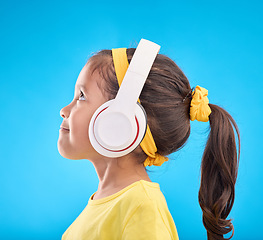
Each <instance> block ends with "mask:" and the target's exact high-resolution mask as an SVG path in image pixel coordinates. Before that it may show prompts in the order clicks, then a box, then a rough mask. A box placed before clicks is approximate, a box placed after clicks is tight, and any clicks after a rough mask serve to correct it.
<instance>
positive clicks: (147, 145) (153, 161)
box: [112, 48, 168, 167]
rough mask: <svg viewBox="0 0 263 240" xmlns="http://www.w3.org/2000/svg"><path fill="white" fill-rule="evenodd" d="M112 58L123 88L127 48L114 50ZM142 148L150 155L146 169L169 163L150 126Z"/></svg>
mask: <svg viewBox="0 0 263 240" xmlns="http://www.w3.org/2000/svg"><path fill="white" fill-rule="evenodd" d="M112 57H113V63H114V68H115V72H116V76H117V79H118V83H119V86H121V83H122V80H123V78H124V76H125V73H126V71H127V69H128V67H129V62H128V59H127V54H126V48H117V49H112ZM138 102H139V103H140V99H138ZM140 146H141V148H142V150H143V151H144V152H145V153H146V154H147V155H148V157H147V159H146V160H145V161H144V167H146V166H152V165H155V166H161V165H162V164H163V163H164V162H165V161H168V158H167V157H164V156H162V155H160V154H158V153H157V148H156V145H155V142H154V139H153V136H152V133H151V131H150V127H149V125H148V124H147V129H146V133H145V136H144V138H143V140H142V141H141V143H140Z"/></svg>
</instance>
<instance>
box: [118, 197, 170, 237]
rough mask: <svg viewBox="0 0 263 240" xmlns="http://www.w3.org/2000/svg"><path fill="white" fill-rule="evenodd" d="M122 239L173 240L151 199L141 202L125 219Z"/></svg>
mask: <svg viewBox="0 0 263 240" xmlns="http://www.w3.org/2000/svg"><path fill="white" fill-rule="evenodd" d="M122 239H123V240H134V239H136V240H145V239H151V240H174V238H173V237H172V236H171V234H170V231H169V228H168V227H167V226H166V225H165V223H164V220H163V218H162V216H161V214H160V212H159V209H158V207H157V205H156V203H155V202H154V201H152V200H147V201H144V202H142V203H141V204H140V205H139V206H138V207H137V208H136V209H135V211H134V212H133V214H131V216H130V217H129V219H128V220H127V223H126V225H125V226H124V229H123V234H122Z"/></svg>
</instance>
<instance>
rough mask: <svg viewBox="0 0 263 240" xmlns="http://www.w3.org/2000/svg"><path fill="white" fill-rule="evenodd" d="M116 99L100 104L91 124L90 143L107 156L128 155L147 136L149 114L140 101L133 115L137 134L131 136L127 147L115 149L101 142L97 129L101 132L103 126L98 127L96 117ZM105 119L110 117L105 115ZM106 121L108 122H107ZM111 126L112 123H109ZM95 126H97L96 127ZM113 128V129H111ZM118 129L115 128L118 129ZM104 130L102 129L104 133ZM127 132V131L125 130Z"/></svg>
mask: <svg viewBox="0 0 263 240" xmlns="http://www.w3.org/2000/svg"><path fill="white" fill-rule="evenodd" d="M113 101H114V100H110V101H108V102H106V103H104V104H103V105H102V106H100V107H99V108H98V109H97V110H96V111H95V113H94V114H93V116H92V118H91V121H90V125H89V139H90V143H91V145H92V146H93V148H94V149H95V150H96V151H97V152H98V153H100V154H101V155H103V156H106V157H121V156H124V155H127V154H128V153H130V152H132V151H133V150H134V149H135V148H136V147H137V146H138V145H139V144H140V143H141V141H142V139H143V138H144V136H145V133H146V129H147V115H146V112H145V110H144V108H143V107H142V105H141V104H140V103H138V102H137V104H136V105H135V115H134V117H133V119H134V121H135V126H136V128H135V133H136V134H135V135H134V138H133V137H132V136H131V139H133V140H131V142H130V143H129V145H126V146H125V147H123V148H121V149H116V148H115V149H114V148H111V147H109V146H105V145H104V143H103V142H101V140H100V138H99V137H98V135H96V134H95V132H96V130H95V129H97V131H99V132H101V130H102V129H101V128H100V127H99V129H100V130H99V129H98V128H96V127H95V124H96V119H97V118H99V117H100V114H101V113H102V112H103V111H104V110H106V109H107V108H108V107H109V106H110V105H111V104H112V102H113ZM103 119H104V120H103V121H107V120H108V118H105V117H103ZM117 120H118V121H121V122H120V124H121V125H122V120H121V118H120V119H119V118H118V119H117ZM105 123H106V122H105ZM109 126H111V125H109ZM94 127H95V128H94ZM111 130H113V129H111ZM117 130H118V129H116V130H114V131H117ZM123 130H125V129H123ZM103 132H104V131H103V130H102V133H103ZM124 132H125V131H124ZM112 134H113V133H111V134H110V135H112ZM118 134H121V135H119V136H120V138H122V132H121V133H120V132H119V133H118ZM118 139H119V137H118V138H117V140H118Z"/></svg>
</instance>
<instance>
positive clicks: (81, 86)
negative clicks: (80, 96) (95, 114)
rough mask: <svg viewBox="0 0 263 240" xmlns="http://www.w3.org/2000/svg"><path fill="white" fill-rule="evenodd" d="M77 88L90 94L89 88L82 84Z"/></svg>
mask: <svg viewBox="0 0 263 240" xmlns="http://www.w3.org/2000/svg"><path fill="white" fill-rule="evenodd" d="M76 88H79V89H83V90H84V92H85V93H88V90H87V88H86V87H85V86H84V85H82V84H80V85H78V86H76Z"/></svg>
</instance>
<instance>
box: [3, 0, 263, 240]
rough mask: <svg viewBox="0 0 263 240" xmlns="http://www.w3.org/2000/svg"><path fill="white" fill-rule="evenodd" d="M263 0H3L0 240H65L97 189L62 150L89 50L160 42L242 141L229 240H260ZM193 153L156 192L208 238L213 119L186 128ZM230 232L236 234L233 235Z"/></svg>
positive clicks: (180, 159) (157, 175)
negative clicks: (202, 187) (205, 217)
mask: <svg viewBox="0 0 263 240" xmlns="http://www.w3.org/2000/svg"><path fill="white" fill-rule="evenodd" d="M262 7H263V5H262V4H261V2H260V1H220V2H219V1H218V2H217V3H215V2H213V1H170V2H169V1H160V2H153V1H144V2H142V1H138V0H134V1H120V2H112V1H107V2H103V1H100V2H99V3H97V4H96V3H94V1H54V2H53V1H43V2H40V1H6V2H3V1H1V3H0V26H1V31H0V56H1V58H0V91H1V94H0V104H1V118H0V123H1V140H0V161H1V167H0V194H1V195H0V196H1V197H0V239H5V240H8V239H27V240H30V239H49V240H53V239H60V238H61V236H62V234H63V233H64V231H65V230H66V229H67V227H68V226H69V225H70V224H71V223H72V222H73V221H74V220H75V218H76V217H77V216H78V215H79V214H80V212H81V211H82V210H83V209H84V207H85V206H86V204H87V202H88V198H89V197H90V195H91V194H92V193H94V192H95V191H96V190H97V186H98V178H97V175H96V172H95V169H94V167H93V165H92V164H91V163H90V162H89V161H87V160H80V161H72V160H69V159H65V158H63V157H61V156H60V154H59V153H58V150H57V140H58V136H59V128H60V124H61V122H62V118H61V116H60V109H61V108H62V107H64V106H65V105H67V104H69V103H70V102H71V100H72V98H73V95H74V86H75V82H76V80H77V77H78V74H79V72H80V70H81V69H82V67H83V66H84V65H85V63H86V61H87V59H88V58H89V56H90V55H91V53H92V52H95V51H98V50H100V49H105V48H108V49H111V48H118V47H136V46H137V43H138V42H139V41H140V39H141V38H145V39H148V40H151V41H154V42H156V43H158V44H160V45H161V51H160V53H163V54H166V55H168V56H169V57H171V58H172V59H173V60H174V61H175V62H176V63H177V64H178V65H179V67H180V68H181V69H182V70H183V72H184V73H185V74H186V76H187V77H188V79H189V81H190V84H191V87H194V86H196V85H200V86H202V87H204V88H206V89H208V91H209V94H208V98H209V101H210V103H213V104H217V105H219V106H221V107H223V108H225V109H226V110H227V111H228V112H229V113H230V114H231V115H232V116H233V118H234V119H235V121H236V122H237V124H238V126H239V129H240V134H241V158H240V168H239V175H238V179H237V183H236V199H235V203H234V207H233V209H232V211H231V213H230V215H229V217H228V219H229V218H233V219H234V220H233V224H234V227H235V234H234V237H233V239H240V240H241V239H250V240H254V239H255V240H256V239H263V234H262V228H261V223H262V219H261V216H262V215H263V211H262V208H261V206H262V200H263V197H262V195H263V191H262V186H261V183H262V181H263V177H262V173H261V172H262V166H263V163H262V162H263V161H262V160H263V154H262V135H263V131H262V123H261V121H262V118H263V114H262V110H263V107H262V106H263V100H262V87H263V83H262V77H263V73H262V63H263V61H262V60H263V57H262V55H263V48H262V43H263V27H262V26H263V17H262V9H263V8H262ZM191 126H192V130H191V131H192V132H191V135H190V138H189V140H188V143H187V145H186V146H185V147H184V148H183V149H182V150H181V151H179V152H178V153H176V154H173V155H172V158H173V160H171V161H169V162H167V163H165V164H163V166H161V167H155V166H152V167H149V169H150V170H152V171H153V172H154V173H151V174H150V178H151V180H152V181H154V182H158V183H159V184H160V187H161V190H162V191H163V194H164V195H165V197H166V200H167V203H168V207H169V209H170V212H171V214H172V216H173V218H174V221H175V224H176V227H177V230H178V233H179V238H180V239H181V240H184V239H206V230H205V228H204V226H203V223H202V211H201V208H200V206H199V203H198V190H199V184H200V163H201V157H202V153H203V151H204V147H205V144H206V140H207V136H208V133H209V123H203V122H197V121H194V122H191ZM227 236H230V234H228V235H227Z"/></svg>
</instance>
